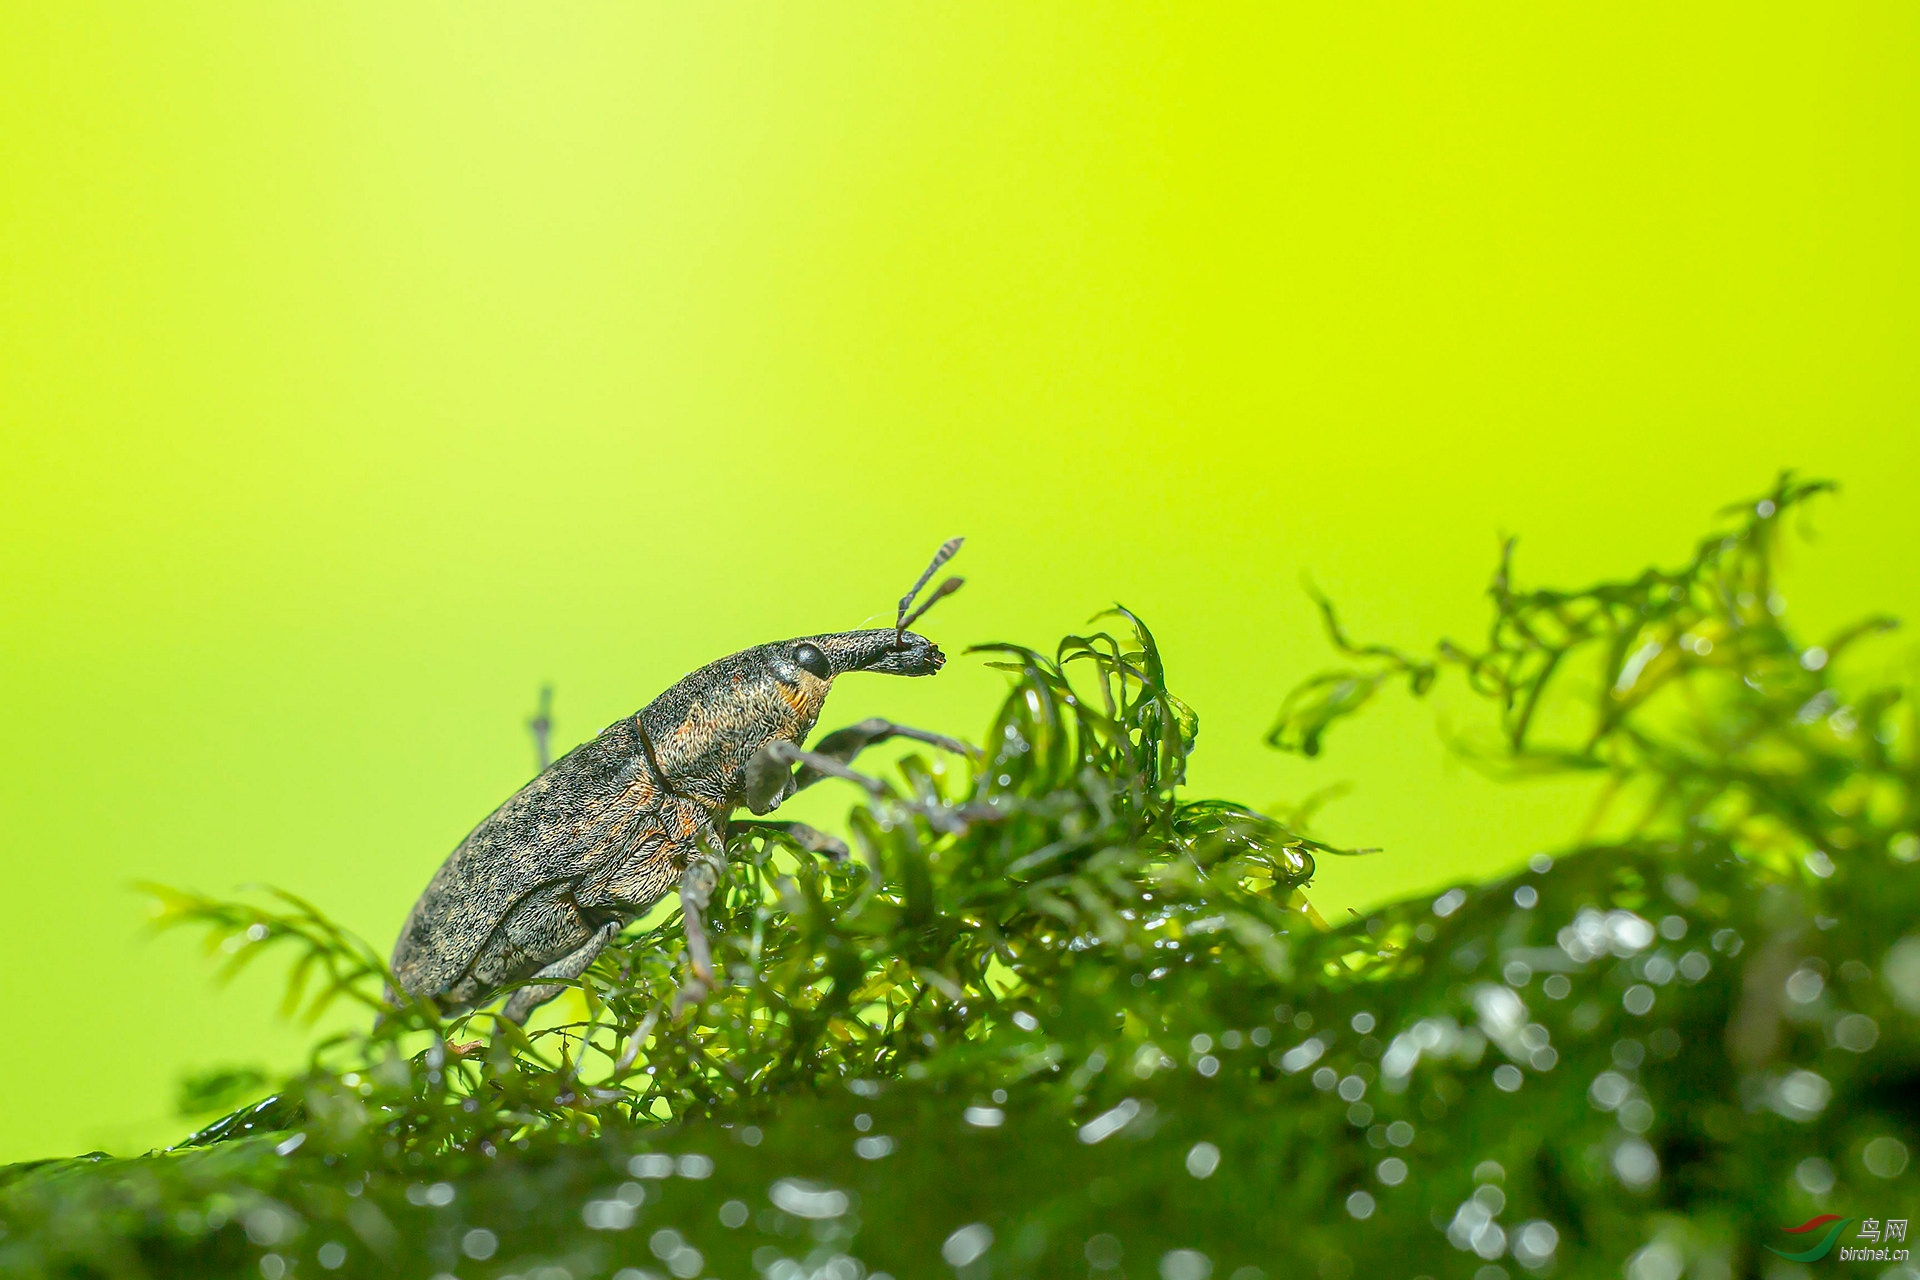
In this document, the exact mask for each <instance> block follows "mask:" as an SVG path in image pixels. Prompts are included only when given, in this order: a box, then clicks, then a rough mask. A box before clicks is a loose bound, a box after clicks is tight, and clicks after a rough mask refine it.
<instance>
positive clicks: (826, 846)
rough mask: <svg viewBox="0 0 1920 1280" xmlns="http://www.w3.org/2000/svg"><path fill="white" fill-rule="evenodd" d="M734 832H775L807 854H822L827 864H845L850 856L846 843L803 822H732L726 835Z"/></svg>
mask: <svg viewBox="0 0 1920 1280" xmlns="http://www.w3.org/2000/svg"><path fill="white" fill-rule="evenodd" d="M735 831H777V832H779V833H780V834H781V835H783V836H785V837H787V839H789V840H791V841H793V842H794V843H795V844H797V845H799V846H800V847H801V848H802V849H805V850H806V851H807V852H808V853H818V854H824V855H825V856H826V859H827V861H829V862H845V861H846V860H847V859H848V858H849V857H850V856H852V855H851V852H850V851H849V850H848V849H847V842H846V841H844V840H841V839H838V838H836V837H834V836H830V835H828V834H827V833H826V832H824V831H822V830H820V829H819V828H818V827H810V826H808V825H807V824H806V823H804V822H757V821H734V822H731V823H729V824H728V825H727V833H728V834H729V835H731V834H732V833H733V832H735Z"/></svg>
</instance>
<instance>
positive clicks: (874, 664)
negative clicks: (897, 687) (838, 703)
mask: <svg viewBox="0 0 1920 1280" xmlns="http://www.w3.org/2000/svg"><path fill="white" fill-rule="evenodd" d="M790 657H791V660H792V662H793V664H794V665H795V666H797V667H799V668H801V669H802V670H804V671H810V672H812V673H813V674H814V675H816V676H819V677H820V678H821V679H822V680H830V679H832V678H833V677H834V676H837V675H843V674H845V673H846V672H849V671H873V672H878V673H879V674H881V675H887V676H930V675H932V674H933V673H934V672H936V671H938V670H939V669H940V668H941V666H942V665H943V664H944V663H945V662H946V660H947V655H946V654H944V653H942V652H940V646H939V645H937V644H935V643H934V642H933V641H931V640H929V639H927V638H926V637H925V636H923V635H920V634H919V633H918V632H914V631H895V630H894V629H893V628H892V627H882V628H880V629H878V630H875V631H842V632H840V633H838V634H837V635H830V636H812V637H810V638H808V639H805V640H795V641H793V642H792V646H791V653H790Z"/></svg>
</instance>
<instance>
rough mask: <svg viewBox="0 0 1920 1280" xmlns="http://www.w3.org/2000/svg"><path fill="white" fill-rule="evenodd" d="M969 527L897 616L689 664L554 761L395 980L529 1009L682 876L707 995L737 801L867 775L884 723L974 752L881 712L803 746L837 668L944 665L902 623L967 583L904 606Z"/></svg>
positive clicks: (485, 837)
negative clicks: (714, 908) (862, 757)
mask: <svg viewBox="0 0 1920 1280" xmlns="http://www.w3.org/2000/svg"><path fill="white" fill-rule="evenodd" d="M961 541H962V539H959V538H954V539H952V540H950V541H948V542H947V543H945V544H944V545H943V546H942V547H941V548H940V550H939V551H938V552H937V553H936V554H935V556H934V558H933V562H932V563H931V564H929V565H928V566H927V569H926V572H924V573H922V574H921V575H920V578H919V580H918V581H917V582H915V583H914V585H913V589H912V590H911V591H909V592H908V593H907V594H906V595H905V596H903V597H902V598H901V600H900V606H899V611H898V613H896V615H895V624H894V625H893V626H891V627H883V628H878V629H872V630H861V631H842V632H837V633H833V634H827V635H812V636H800V637H796V638H795V639H792V640H781V641H776V642H774V643H772V644H763V645H756V646H755V647H753V648H751V649H743V650H741V651H740V652H739V653H735V654H732V655H730V656H728V657H725V658H721V659H720V660H719V661H717V662H712V663H709V664H708V665H706V666H704V667H701V668H700V669H699V670H697V671H694V672H691V673H689V674H688V675H686V676H684V677H682V678H681V679H680V680H679V681H678V682H677V683H676V684H674V685H673V686H672V687H671V688H669V689H668V690H667V691H666V692H664V693H662V694H661V695H660V696H659V697H657V698H655V699H654V700H653V701H652V702H650V703H648V704H647V705H646V706H645V707H643V708H641V709H640V710H639V711H637V712H635V713H634V714H633V715H631V716H627V717H624V718H623V719H620V720H617V721H615V722H614V723H613V724H611V725H609V726H607V728H606V729H605V731H603V732H602V733H601V734H600V735H599V736H598V737H596V738H594V739H592V740H591V741H589V742H585V743H582V744H581V745H579V746H577V747H575V748H574V749H573V750H572V751H569V752H568V753H567V754H566V755H564V756H562V757H561V758H560V759H558V760H556V761H554V762H553V763H552V764H551V765H548V766H547V767H546V768H545V769H543V770H542V771H541V772H540V773H539V775H538V776H536V777H535V778H534V779H533V781H531V782H529V783H528V784H527V785H526V786H524V787H522V788H521V789H520V790H519V791H518V792H516V793H514V795H513V796H511V797H509V798H508V800H507V801H506V802H505V803H504V804H502V805H501V806H500V807H499V808H497V809H495V810H494V811H493V812H492V813H491V814H490V815H488V816H487V818H486V819H485V820H484V821H482V822H481V823H480V825H479V826H477V827H475V828H474V829H473V831H472V832H471V833H470V834H468V836H467V837H466V839H464V840H462V841H461V842H460V844H459V846H458V847H456V848H455V849H454V851H453V852H452V853H451V854H450V855H448V857H447V859H446V861H445V862H443V863H442V864H441V866H440V869H439V870H438V871H437V872H435V873H434V876H433V879H432V880H431V881H430V882H429V883H428V885H427V887H426V890H425V892H423V893H422V894H421V895H420V898H419V901H417V902H415V903H414V905H413V909H412V911H411V912H409V913H408V915H407V920H406V923H405V925H403V926H402V928H401V930H400V937H399V940H398V941H397V942H396V943H395V945H394V950H393V966H392V968H393V975H394V978H395V979H396V981H397V982H398V984H399V986H400V987H401V989H402V990H404V991H405V992H406V993H407V994H408V995H410V996H412V997H414V998H415V999H419V1000H423V1001H427V1002H429V1003H430V1004H431V1005H432V1006H433V1007H435V1008H437V1009H438V1010H439V1011H440V1012H442V1013H452V1012H457V1011H459V1010H462V1009H470V1008H475V1007H477V1006H480V1005H483V1004H485V1003H487V1002H488V1001H489V1000H490V999H492V998H493V997H495V996H497V995H498V994H500V992H501V991H502V990H503V989H506V988H515V989H514V990H513V991H512V993H511V994H510V995H508V997H507V999H506V1002H505V1004H504V1005H503V1006H502V1008H501V1010H500V1012H501V1016H503V1017H506V1018H508V1019H511V1020H512V1021H514V1022H516V1023H520V1022H525V1021H526V1019H527V1016H528V1015H529V1014H530V1013H532V1012H533V1010H534V1009H535V1008H536V1007H537V1006H538V1005H540V1004H542V1003H544V1002H545V1001H547V1000H550V999H552V998H553V997H554V996H556V995H558V994H559V993H560V992H561V991H562V990H564V989H565V985H566V983H567V982H568V981H570V980H571V979H573V978H576V977H578V976H579V975H580V974H581V973H583V972H584V971H585V970H586V968H587V966H588V965H590V964H592V963H593V961H594V958H595V957H596V956H598V955H599V954H600V952H601V950H602V949H603V948H604V947H605V946H606V945H607V944H608V943H609V942H611V941H612V940H613V938H614V937H615V936H616V935H617V934H618V933H619V932H620V930H621V929H622V928H623V927H624V926H625V925H627V924H628V923H630V922H631V921H633V920H635V919H637V918H638V917H640V916H642V915H644V914H646V912H647V911H648V910H649V909H650V908H651V907H653V905H654V904H655V903H657V902H659V901H660V900H661V899H662V898H664V897H665V896H666V895H667V894H668V893H669V892H673V891H675V890H676V889H677V890H678V892H679V895H680V905H681V910H682V916H683V920H684V926H685V933H686V944H687V957H688V962H689V969H690V971H691V976H690V978H689V980H688V983H687V986H686V988H685V989H684V990H683V992H682V999H686V998H689V997H691V998H695V999H697V998H698V997H700V996H701V995H703V994H705V992H706V991H708V990H710V989H711V988H712V986H713V981H714V978H713V963H712V949H711V946H710V944H709V942H708V939H707V936H706V930H705V927H704V922H703V920H704V915H705V912H706V908H707V904H708V902H709V900H710V899H711V896H712V894H713V891H714V890H715V888H717V887H718V885H719V882H720V877H721V874H722V871H723V870H724V867H725V859H726V846H727V836H728V833H729V831H730V830H732V829H738V828H739V827H740V826H741V825H744V824H742V823H739V822H736V821H735V820H734V818H733V814H734V812H735V810H736V809H738V808H740V807H741V806H743V805H744V806H745V807H746V808H747V809H748V810H749V811H750V812H752V813H753V814H755V815H764V814H767V813H771V812H772V811H773V810H774V809H776V808H778V807H779V805H780V803H781V801H783V800H785V799H786V798H787V797H789V796H791V795H793V794H794V793H795V792H796V791H799V790H801V789H802V788H804V787H808V786H811V785H813V784H814V783H815V782H818V781H819V780H820V779H821V778H824V777H830V776H839V777H848V778H854V779H858V778H859V775H857V774H855V773H853V772H852V770H851V768H850V765H851V763H852V760H853V758H854V757H855V756H856V755H858V754H859V753H860V752H861V751H862V750H864V749H865V748H866V747H869V746H872V745H874V744H875V743H878V742H882V741H885V740H887V739H889V738H896V737H900V738H908V739H912V740H915V741H919V742H924V743H927V744H929V745H931V746H935V747H938V748H941V749H943V750H947V751H954V752H963V753H970V752H972V750H973V749H972V748H970V747H968V746H967V745H966V744H964V743H961V742H959V741H956V740H955V739H952V738H947V737H945V736H943V735H940V734H936V733H929V732H927V731H925V730H922V729H913V728H910V727H908V726H905V725H899V724H895V723H893V722H892V721H888V720H880V719H869V720H865V721H862V722H861V723H859V724H856V725H853V726H851V727H850V728H846V729H842V730H839V731H838V732H836V733H831V734H828V735H827V736H826V737H825V738H823V739H821V741H820V743H819V745H818V746H817V747H816V749H814V750H813V751H807V750H804V749H803V748H804V744H805V742H806V739H807V735H808V733H810V732H811V731H812V729H813V726H814V722H815V720H817V719H818V717H819V715H820V710H821V707H822V706H823V704H824V703H825V701H826V697H827V694H828V692H829V691H830V690H831V689H832V688H833V682H834V680H835V679H837V678H838V677H839V676H842V675H845V674H847V673H849V672H854V671H869V672H875V673H879V674H884V675H898V676H930V675H932V674H934V673H935V672H937V671H938V670H940V668H941V666H942V664H944V663H945V661H946V655H945V654H943V653H941V651H940V647H939V646H938V645H936V644H934V643H933V642H932V641H931V640H929V639H927V638H926V637H925V636H922V635H919V634H917V633H915V632H912V631H909V630H908V629H907V628H908V627H909V626H910V625H911V624H912V623H913V622H915V621H916V620H918V619H919V618H920V617H921V616H922V615H924V614H925V613H926V611H927V610H928V609H929V608H931V607H932V606H933V604H934V602H935V601H937V600H939V599H941V598H942V597H943V596H946V595H949V594H951V593H952V592H953V591H955V590H957V589H958V588H959V586H960V584H961V581H962V580H961V579H959V578H948V579H946V580H945V581H944V582H942V583H941V584H940V586H939V587H938V588H936V589H935V590H934V591H933V592H932V593H931V594H929V595H928V596H927V598H926V599H925V600H924V601H923V602H922V603H921V605H920V607H919V608H918V609H914V610H913V611H912V612H911V613H909V609H910V608H912V605H913V602H914V600H915V598H916V597H917V596H918V595H919V593H920V590H921V588H923V587H925V586H926V584H927V583H928V582H929V581H930V580H931V579H932V578H933V575H934V573H935V571H937V570H938V569H939V567H940V566H941V565H942V564H944V563H945V562H946V561H947V560H948V559H950V558H951V557H952V556H953V554H954V552H956V551H958V550H959V548H960V543H961ZM753 825H758V826H763V827H770V828H777V829H781V830H783V831H785V832H786V834H788V835H789V836H790V837H792V838H793V839H794V840H795V841H796V842H797V843H798V844H800V845H801V846H802V847H803V848H806V849H809V850H812V851H814V852H817V853H824V854H826V855H828V856H829V857H834V858H845V857H846V855H847V849H846V846H845V845H844V844H842V843H841V842H840V841H838V840H835V839H833V838H832V837H830V836H827V835H825V834H823V833H821V832H819V831H816V830H814V829H813V828H811V827H808V826H805V825H804V824H801V823H773V822H763V823H756V824H753ZM516 984H518V985H517V986H516Z"/></svg>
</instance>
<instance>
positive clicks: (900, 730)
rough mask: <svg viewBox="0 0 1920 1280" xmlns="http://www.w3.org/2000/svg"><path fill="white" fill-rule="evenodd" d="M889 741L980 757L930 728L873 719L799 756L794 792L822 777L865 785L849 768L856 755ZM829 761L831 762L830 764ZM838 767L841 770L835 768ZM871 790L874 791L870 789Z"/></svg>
mask: <svg viewBox="0 0 1920 1280" xmlns="http://www.w3.org/2000/svg"><path fill="white" fill-rule="evenodd" d="M889 738H906V739H909V740H910V741H913V742H924V743H926V744H927V745H928V746H930V747H938V748H939V749H940V750H942V751H948V752H952V753H953V754H954V755H957V756H969V757H974V756H978V755H979V754H980V750H979V748H977V747H972V746H969V745H967V744H966V743H964V742H962V741H960V740H959V739H958V738H949V737H948V736H947V735H946V734H944V733H934V732H932V731H931V730H928V729H916V728H914V727H913V726H912V725H906V724H895V723H894V722H893V721H891V720H883V719H881V718H880V717H879V716H874V717H872V718H870V719H867V720H862V721H861V722H860V723H859V724H850V725H848V726H847V727H846V728H844V729H835V730H834V731H833V732H832V733H830V734H828V735H827V736H826V737H824V738H822V739H820V741H819V742H817V743H815V744H814V747H813V750H812V751H811V752H809V753H807V755H808V756H811V757H812V758H811V759H808V758H806V757H805V756H797V757H795V758H796V759H799V760H800V767H799V768H798V769H796V770H794V773H793V789H794V790H795V791H805V790H806V789H807V788H808V787H810V786H812V785H813V784H814V783H816V782H818V781H820V779H822V778H829V777H831V778H849V779H851V780H852V781H854V782H862V781H863V779H862V778H861V776H860V775H857V774H854V773H853V772H852V771H851V770H850V768H849V767H848V766H850V765H852V764H853V759H854V757H855V756H857V755H859V754H860V753H861V752H862V751H865V750H866V749H867V748H868V747H873V746H878V745H879V744H880V743H882V742H885V741H887V740H888V739H889ZM829 762H830V763H829ZM833 765H839V766H840V767H839V768H837V769H836V768H834V767H832V766H833ZM868 790H872V788H871V787H869V788H868Z"/></svg>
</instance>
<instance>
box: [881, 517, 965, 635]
mask: <svg viewBox="0 0 1920 1280" xmlns="http://www.w3.org/2000/svg"><path fill="white" fill-rule="evenodd" d="M965 541H966V539H965V538H948V539H947V540H946V541H945V542H943V543H941V544H940V549H939V550H938V551H936V552H934V553H933V560H932V562H931V563H929V564H928V565H927V569H926V572H925V573H922V574H921V575H920V577H919V580H918V581H916V582H915V583H914V584H913V590H911V591H909V592H907V594H905V595H904V596H901V597H900V612H898V613H896V614H895V615H894V623H893V643H894V647H895V648H898V647H899V646H900V645H902V644H904V643H905V641H904V639H903V638H902V637H903V636H904V634H905V632H906V629H907V625H908V624H909V623H911V622H913V621H915V620H916V619H918V618H919V617H920V616H921V615H923V614H924V613H926V611H927V610H929V609H931V608H933V603H934V601H936V600H938V599H940V598H941V597H942V596H950V595H952V594H953V593H954V592H956V591H958V590H959V589H960V584H961V583H962V582H965V581H966V579H965V578H948V579H947V580H946V581H945V582H943V583H941V584H940V585H939V586H938V587H935V588H934V591H933V594H932V595H930V596H928V597H927V598H926V599H925V600H924V601H922V602H921V605H920V607H919V608H918V609H913V598H914V597H915V596H917V595H919V594H920V588H922V587H924V586H926V585H927V583H928V582H929V581H931V580H932V578H933V575H934V574H935V573H936V572H938V571H939V569H940V566H941V565H943V564H945V563H946V562H947V561H949V560H951V559H953V553H954V552H956V551H958V550H959V549H960V544H961V543H963V542H965ZM909 609H913V612H912V613H908V612H907V610H909Z"/></svg>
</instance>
